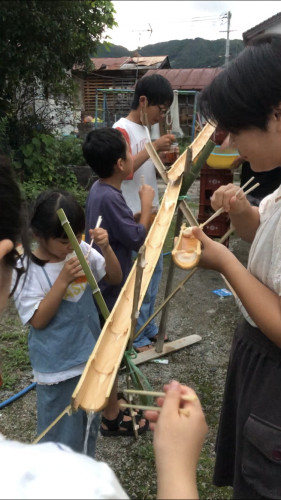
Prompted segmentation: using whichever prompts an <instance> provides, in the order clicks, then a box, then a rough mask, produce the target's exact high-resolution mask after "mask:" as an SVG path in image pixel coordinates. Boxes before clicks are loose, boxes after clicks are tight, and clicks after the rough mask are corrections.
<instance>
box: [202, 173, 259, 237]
mask: <svg viewBox="0 0 281 500" xmlns="http://www.w3.org/2000/svg"><path fill="white" fill-rule="evenodd" d="M253 180H254V177H251V179H249V180H248V181H247V182H245V184H244V185H243V186H241V187H240V188H239V189H238V191H237V192H236V193H235V196H236V197H237V195H238V194H239V193H241V191H243V190H244V188H245V187H246V186H248V184H250V182H252V181H253ZM259 185H260V183H259V182H257V183H256V184H254V185H253V186H252V187H250V188H249V189H248V190H247V191H243V192H244V195H246V194H248V193H250V192H251V191H253V190H254V189H256V188H257V187H258V186H259ZM223 212H224V208H223V207H221V208H219V209H218V210H217V211H216V212H215V213H214V214H213V215H211V217H209V219H207V220H205V221H204V222H202V224H200V225H199V227H200V229H202V228H203V227H204V226H206V224H208V223H209V222H211V220H213V219H215V218H216V217H218V216H219V215H220V214H222V213H223Z"/></svg>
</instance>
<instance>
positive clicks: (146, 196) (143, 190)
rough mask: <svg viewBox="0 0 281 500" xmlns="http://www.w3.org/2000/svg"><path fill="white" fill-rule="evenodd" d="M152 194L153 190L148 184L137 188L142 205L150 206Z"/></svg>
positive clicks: (153, 193)
mask: <svg viewBox="0 0 281 500" xmlns="http://www.w3.org/2000/svg"><path fill="white" fill-rule="evenodd" d="M154 195H155V191H154V189H153V187H151V186H149V184H143V185H142V186H141V187H140V189H139V196H140V200H141V204H142V205H145V206H149V205H150V206H152V202H153V200H154Z"/></svg>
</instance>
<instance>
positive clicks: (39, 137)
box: [13, 132, 87, 206]
mask: <svg viewBox="0 0 281 500" xmlns="http://www.w3.org/2000/svg"><path fill="white" fill-rule="evenodd" d="M13 165H14V168H15V171H16V173H17V177H18V180H19V182H20V184H21V188H22V191H23V194H24V197H25V198H26V200H27V201H32V200H34V199H35V198H36V197H37V196H38V194H39V193H40V192H41V191H44V190H45V189H52V188H60V189H64V190H66V191H69V192H71V193H73V195H74V196H75V197H76V198H77V200H78V202H79V203H81V204H82V206H84V205H85V200H86V196H87V191H86V190H84V189H83V188H82V187H81V186H80V185H79V183H78V181H77V177H76V175H75V173H74V171H73V170H72V168H71V165H78V166H81V165H85V160H84V158H83V155H82V140H81V139H78V138H77V137H61V136H53V135H50V134H39V133H36V132H35V133H34V137H33V138H32V140H31V141H30V142H29V143H28V144H25V145H23V146H21V147H20V148H19V150H18V151H17V152H16V153H15V155H14V161H13Z"/></svg>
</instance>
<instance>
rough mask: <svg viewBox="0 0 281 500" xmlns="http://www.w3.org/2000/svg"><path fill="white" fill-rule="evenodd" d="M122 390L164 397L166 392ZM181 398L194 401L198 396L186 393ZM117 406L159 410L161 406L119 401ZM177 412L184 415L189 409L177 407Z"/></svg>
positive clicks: (128, 392) (129, 392)
mask: <svg viewBox="0 0 281 500" xmlns="http://www.w3.org/2000/svg"><path fill="white" fill-rule="evenodd" d="M124 392H125V393H126V394H129V396H130V395H131V394H139V395H142V396H154V397H165V396H166V394H165V392H158V391H140V390H137V389H124ZM181 399H182V400H183V401H196V400H197V399H198V398H197V396H187V395H182V396H181ZM119 406H120V407H121V408H134V409H139V410H151V411H159V412H160V411H161V410H162V407H161V406H146V405H139V404H131V403H119ZM179 413H181V414H183V415H185V416H186V417H188V416H189V410H188V409H187V408H179Z"/></svg>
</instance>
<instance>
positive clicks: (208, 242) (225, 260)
mask: <svg viewBox="0 0 281 500" xmlns="http://www.w3.org/2000/svg"><path fill="white" fill-rule="evenodd" d="M192 234H193V236H194V237H195V238H197V239H198V240H199V241H201V243H202V253H201V257H200V261H199V263H198V267H202V268H205V269H213V270H214V271H219V272H222V273H223V269H225V267H227V266H228V265H231V261H232V259H233V258H234V256H233V254H232V253H231V252H230V251H229V250H228V248H227V247H226V246H225V245H223V244H222V243H219V242H218V241H214V240H212V239H211V238H209V237H208V236H207V235H206V234H205V233H204V231H203V230H202V229H200V228H199V227H193V228H192Z"/></svg>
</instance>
